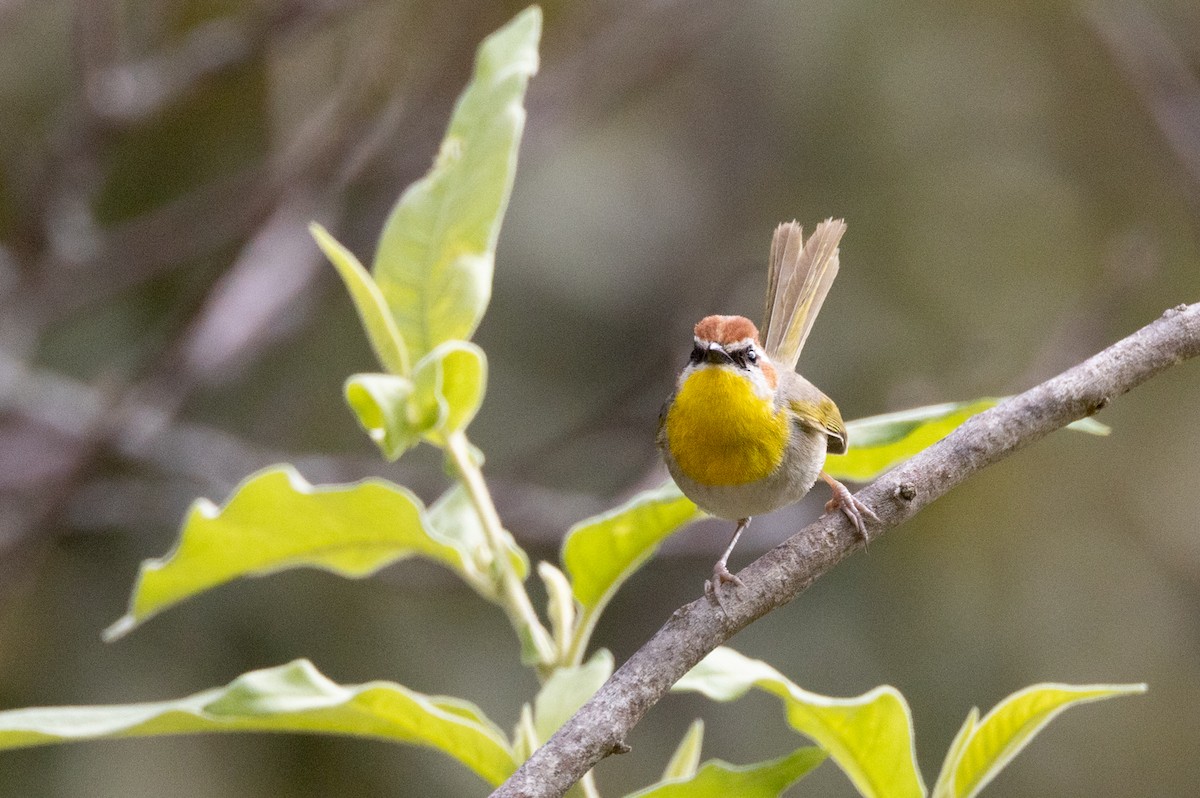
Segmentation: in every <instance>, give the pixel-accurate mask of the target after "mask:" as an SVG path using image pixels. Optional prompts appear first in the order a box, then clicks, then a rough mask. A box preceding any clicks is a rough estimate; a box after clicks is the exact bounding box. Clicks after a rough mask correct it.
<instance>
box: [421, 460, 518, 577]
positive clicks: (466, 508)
mask: <svg viewBox="0 0 1200 798" xmlns="http://www.w3.org/2000/svg"><path fill="white" fill-rule="evenodd" d="M428 520H429V528H430V529H431V530H432V532H433V533H434V534H435V536H436V537H438V538H440V539H441V540H444V541H446V542H447V543H449V544H450V545H452V546H454V547H455V548H456V549H458V551H459V553H460V555H461V556H462V562H463V565H464V567H465V568H466V569H468V570H469V571H470V574H471V575H470V578H468V579H467V581H468V582H469V583H470V584H472V585H473V586H478V585H486V586H487V588H488V589H487V590H481V591H480V592H481V593H483V595H484V596H485V597H486V598H490V599H493V600H494V599H496V598H498V597H499V593H498V592H497V591H498V590H499V582H498V578H497V576H496V574H495V573H494V571H495V569H494V567H493V563H492V549H491V546H489V545H488V542H487V535H486V534H485V533H484V531H483V524H482V523H481V522H480V520H479V513H478V512H476V511H475V506H474V505H473V504H472V503H471V497H470V495H469V494H468V493H467V489H466V488H465V487H464V486H463V484H462V483H461V482H460V483H456V484H455V485H453V486H452V487H450V488H449V489H448V490H447V491H446V492H445V493H443V494H442V495H441V497H439V498H438V500H437V501H436V502H434V503H433V504H432V505H431V506H430V508H429V514H428ZM501 538H502V540H503V541H504V545H505V547H506V548H507V549H508V557H509V563H510V566H511V567H512V569H513V571H515V572H516V574H517V576H518V577H519V578H520V579H521V580H522V581H523V580H524V579H525V577H526V576H527V575H528V574H529V555H528V554H526V553H525V550H524V549H522V548H521V547H520V546H519V545H517V541H516V540H514V539H513V536H512V534H511V533H510V532H509V531H508V530H507V529H504V530H501Z"/></svg>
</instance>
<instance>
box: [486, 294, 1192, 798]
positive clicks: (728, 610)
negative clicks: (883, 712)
mask: <svg viewBox="0 0 1200 798" xmlns="http://www.w3.org/2000/svg"><path fill="white" fill-rule="evenodd" d="M1196 355H1200V304H1194V305H1190V306H1187V305H1180V306H1179V307H1176V308H1173V309H1171V310H1168V311H1167V312H1166V313H1164V314H1163V316H1162V317H1161V318H1159V319H1158V320H1156V321H1155V322H1153V323H1152V324H1150V325H1147V326H1146V327H1143V328H1142V329H1141V330H1138V331H1137V332H1136V333H1134V334H1133V335H1131V336H1129V337H1128V338H1125V339H1123V340H1121V341H1119V342H1117V343H1116V344H1114V345H1112V346H1110V347H1109V348H1108V349H1105V350H1104V351H1103V352H1101V353H1099V354H1098V355H1095V356H1093V357H1092V358H1090V359H1089V360H1087V361H1085V362H1083V363H1081V364H1079V365H1078V366H1075V367H1074V368H1071V369H1069V370H1067V371H1065V372H1063V373H1062V374H1059V375H1058V376H1057V377H1054V378H1052V379H1050V380H1048V381H1046V382H1044V383H1042V384H1040V385H1038V386H1036V387H1034V388H1032V389H1030V390H1028V391H1026V392H1025V393H1023V394H1020V395H1019V396H1015V397H1013V398H1012V399H1010V400H1008V401H1007V402H1004V403H1003V404H1001V405H999V406H997V407H995V408H993V409H991V410H989V411H987V412H984V413H981V414H979V415H978V416H975V417H974V418H971V419H970V420H968V421H967V422H966V423H965V424H963V425H962V426H961V427H960V428H959V429H958V430H956V431H955V432H954V433H953V434H951V435H950V436H948V437H947V438H945V439H944V440H942V441H941V442H939V443H937V444H935V445H934V446H931V447H930V448H928V449H926V450H925V451H923V452H921V453H920V454H918V455H917V456H915V457H913V458H912V459H911V460H908V461H907V462H905V463H904V464H902V465H900V466H898V467H897V468H895V469H893V470H892V471H890V472H888V473H887V474H885V475H884V476H882V477H880V478H879V479H878V480H876V481H875V482H874V483H872V484H871V485H869V486H868V487H866V488H864V489H863V490H862V491H860V492H859V494H858V498H859V499H861V500H862V501H864V502H866V503H867V504H868V505H869V506H871V507H872V508H873V509H874V510H875V512H876V513H877V514H878V515H879V518H880V523H878V524H872V525H871V526H870V528H869V534H870V538H871V539H875V538H877V537H878V536H879V535H882V534H883V533H884V532H885V531H887V530H888V529H891V528H892V527H895V526H899V525H900V524H902V523H904V522H905V521H907V520H908V519H910V518H912V517H913V516H914V515H916V514H917V513H918V512H919V511H920V510H921V509H922V508H924V507H925V506H926V505H928V504H930V503H931V502H933V501H935V500H936V499H938V498H940V497H941V496H943V495H945V494H946V493H947V492H948V491H950V490H951V489H952V488H954V487H955V486H957V485H959V484H960V483H962V482H963V481H965V480H967V479H968V478H970V477H971V476H973V475H974V474H976V473H977V472H979V471H980V470H982V469H984V468H986V467H987V466H989V465H991V464H993V463H995V462H997V461H998V460H1000V459H1002V458H1004V457H1006V456H1008V455H1009V454H1012V453H1013V452H1015V451H1016V450H1018V449H1020V448H1023V447H1025V446H1027V445H1029V444H1030V443H1033V442H1034V441H1037V440H1039V439H1041V438H1043V437H1045V436H1046V435H1048V434H1050V433H1051V432H1053V431H1054V430H1057V429H1060V428H1062V427H1064V426H1066V425H1067V424H1069V423H1070V422H1072V421H1075V420H1077V419H1080V418H1083V417H1085V416H1089V415H1092V414H1093V413H1095V412H1097V411H1098V410H1100V409H1101V408H1103V407H1104V406H1105V405H1107V404H1108V403H1109V402H1110V401H1111V400H1112V399H1114V398H1116V397H1117V396H1120V395H1121V394H1123V393H1126V392H1127V391H1129V390H1130V389H1132V388H1134V387H1136V386H1138V385H1140V384H1141V383H1143V382H1145V381H1146V380H1148V379H1150V378H1151V377H1153V376H1155V375H1156V374H1158V373H1159V372H1161V371H1164V370H1165V369H1167V368H1169V367H1171V366H1173V365H1176V364H1178V363H1181V362H1183V361H1184V360H1186V359H1187V358H1190V357H1195V356H1196ZM865 544H866V541H865V540H864V539H863V538H862V537H860V536H858V535H857V534H855V532H854V528H853V526H851V524H850V523H849V522H848V521H847V520H846V519H845V518H844V517H842V515H841V513H835V514H827V515H825V516H822V517H821V518H820V519H818V520H817V521H815V522H814V523H812V524H810V525H809V526H808V527H806V528H805V529H803V530H801V531H800V532H799V533H797V534H796V535H794V536H792V537H791V538H789V539H788V540H787V541H785V542H784V543H782V544H780V545H779V546H777V547H776V548H774V549H772V550H771V551H769V552H767V553H766V554H765V555H763V556H762V557H760V558H759V559H758V560H756V561H755V562H753V563H752V564H751V565H750V566H748V567H747V568H746V569H745V570H743V571H742V572H741V573H740V574H738V576H739V577H741V579H742V581H743V582H744V583H745V587H743V588H740V589H738V590H737V591H736V593H735V595H733V596H728V597H726V600H725V602H724V607H723V608H719V607H715V606H713V605H712V604H710V603H709V601H708V600H707V599H704V598H701V599H698V600H696V601H694V602H692V603H691V604H688V605H687V606H685V607H681V608H680V609H678V610H676V611H675V613H674V614H673V615H672V616H671V618H670V620H668V621H667V623H666V624H665V625H664V626H663V627H662V628H661V629H660V630H659V631H658V632H657V633H656V634H655V635H654V637H652V638H651V639H650V641H649V642H647V643H646V644H645V645H644V646H642V648H641V649H640V650H638V651H637V652H636V653H635V654H634V655H633V656H632V657H630V658H629V660H628V661H627V662H626V663H625V664H624V665H622V666H621V667H620V668H619V669H618V670H617V672H616V673H614V674H613V676H612V678H610V679H609V680H608V681H607V682H606V683H605V684H604V686H603V687H601V688H600V690H599V691H598V692H597V693H596V694H595V695H594V696H593V697H592V698H591V700H590V701H588V702H587V704H585V705H584V706H583V707H582V708H581V709H580V710H579V711H578V712H577V713H575V716H574V717H572V718H571V720H569V721H567V723H566V724H565V725H563V727H562V728H561V729H559V731H558V732H557V733H556V734H555V735H554V736H553V737H552V738H551V739H550V740H549V741H548V742H547V743H546V744H545V745H544V746H542V747H541V748H539V749H538V750H537V751H535V752H534V754H533V756H531V757H530V758H529V760H528V761H526V762H525V764H524V765H522V766H521V768H520V769H519V770H518V771H517V772H516V773H515V774H514V775H513V776H512V778H510V779H509V780H508V781H506V782H505V783H504V784H503V785H502V786H501V787H500V788H499V789H497V790H496V791H495V792H494V793H492V798H517V797H518V796H519V797H520V798H543V797H546V798H550V797H554V798H557V797H558V796H562V795H563V794H564V793H565V792H566V791H567V790H568V789H569V788H570V786H571V785H572V784H573V783H575V781H577V780H578V779H579V778H580V777H581V776H583V774H585V773H587V772H588V771H590V770H591V769H592V768H593V767H594V766H595V765H596V764H597V763H598V762H599V761H600V760H601V759H603V758H604V757H606V756H608V755H609V754H612V753H618V752H623V751H626V750H628V747H627V746H626V744H625V737H626V735H627V734H628V733H629V731H630V730H631V729H632V728H633V727H634V725H636V724H637V722H638V721H639V720H641V718H642V716H643V715H644V714H645V713H646V711H647V710H649V709H650V707H652V706H653V705H654V704H655V703H657V702H658V700H659V699H661V698H662V697H663V696H664V695H666V693H667V691H668V690H669V689H670V688H671V685H672V684H674V683H675V682H676V681H677V680H678V679H679V678H680V677H681V676H683V674H685V673H687V672H688V671H689V670H691V668H692V667H693V666H694V665H696V663H698V662H699V661H700V660H701V659H703V658H704V656H705V655H707V654H708V653H709V652H710V651H712V650H713V649H714V648H716V647H717V646H719V645H721V644H722V643H724V642H725V641H726V640H728V639H729V638H730V637H732V636H733V635H734V634H735V633H736V632H738V631H739V630H741V629H743V628H744V627H746V626H747V625H748V624H750V623H751V622H752V621H754V620H756V619H758V618H760V617H762V616H763V615H765V614H766V613H768V612H770V611H771V610H773V609H775V608H777V607H780V606H782V605H784V604H786V603H788V602H789V601H791V600H792V599H794V598H795V597H796V596H797V595H799V594H800V593H801V592H802V591H804V589H805V588H807V587H808V586H809V585H810V584H812V583H813V581H814V580H816V578H817V577H819V576H821V575H822V574H824V573H825V572H826V571H828V570H829V569H830V568H832V567H833V566H834V565H837V564H838V563H839V562H840V561H841V560H843V559H844V558H845V557H847V556H848V555H850V554H852V553H854V552H855V551H857V550H859V549H861V548H863V546H864V545H865Z"/></svg>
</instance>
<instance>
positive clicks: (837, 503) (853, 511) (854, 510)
mask: <svg viewBox="0 0 1200 798" xmlns="http://www.w3.org/2000/svg"><path fill="white" fill-rule="evenodd" d="M821 479H823V480H825V482H827V483H828V484H829V487H830V489H831V490H832V491H833V497H832V498H830V500H829V501H827V502H825V512H827V513H832V512H833V511H834V510H841V511H842V513H843V514H844V515H845V516H846V517H847V518H849V519H850V523H852V524H854V528H855V529H857V530H858V534H860V535H862V536H863V540H867V523H866V520H865V519H864V516H865V517H868V518H871V519H872V520H874V521H878V520H879V516H877V515H875V513H874V511H873V510H871V508H870V507H868V506H867V505H865V504H863V503H862V502H860V501H859V500H858V499H856V498H854V494H852V493H851V492H850V489H849V488H847V487H846V486H845V485H843V484H842V483H840V482H838V481H837V480H836V479H834V478H833V477H831V476H829V475H828V474H826V473H825V472H824V471H822V472H821Z"/></svg>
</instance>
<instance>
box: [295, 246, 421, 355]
mask: <svg viewBox="0 0 1200 798" xmlns="http://www.w3.org/2000/svg"><path fill="white" fill-rule="evenodd" d="M308 230H309V232H310V233H312V237H313V238H315V239H316V240H317V245H318V246H320V247H321V251H323V252H324V253H325V257H327V258H329V261H330V263H332V264H333V265H334V268H336V269H337V272H338V274H339V275H341V277H342V281H343V282H344V283H345V284H346V289H347V290H348V291H349V292H350V298H351V299H352V300H354V307H355V308H356V309H357V310H358V317H359V318H360V319H361V320H362V325H363V329H364V330H366V333H367V339H368V340H369V341H370V342H371V348H372V349H374V350H375V356H376V357H378V358H379V363H380V364H381V365H382V366H383V367H384V369H386V370H387V371H389V372H391V373H392V374H399V375H403V374H407V373H408V351H407V350H406V349H405V348H404V340H403V339H402V338H401V337H400V330H399V329H397V328H396V320H395V319H393V318H392V314H391V311H390V310H389V309H388V306H387V302H385V301H384V299H383V294H382V293H380V291H379V286H377V285H376V284H375V281H374V280H372V279H371V275H370V274H368V273H367V270H366V269H364V268H363V265H362V264H361V263H359V261H358V258H356V257H354V253H352V252H351V251H350V250H348V249H346V248H345V247H343V246H342V245H341V244H339V243H338V242H337V240H336V239H335V238H334V237H333V236H331V235H330V234H329V232H328V231H326V229H325V228H324V227H322V226H321V225H319V224H315V223H314V224H311V225H309V227H308Z"/></svg>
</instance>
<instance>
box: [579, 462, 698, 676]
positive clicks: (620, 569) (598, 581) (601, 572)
mask: <svg viewBox="0 0 1200 798" xmlns="http://www.w3.org/2000/svg"><path fill="white" fill-rule="evenodd" d="M701 516H702V513H701V512H700V510H699V509H697V508H696V505H695V504H693V503H692V502H691V500H689V499H688V498H687V497H685V496H684V495H683V494H682V493H680V492H679V488H678V487H676V485H675V483H674V482H671V481H669V480H668V481H667V482H665V483H664V484H662V485H661V486H659V487H657V488H654V489H653V490H648V491H643V492H642V493H639V494H638V495H636V496H634V497H633V498H632V499H630V500H629V501H628V502H626V503H625V504H623V505H621V506H620V507H617V508H616V509H614V510H610V511H609V512H607V513H604V514H602V515H597V516H594V517H592V518H589V519H587V520H585V521H580V522H579V523H578V524H576V525H575V526H573V527H571V529H570V530H569V531H568V532H567V536H566V538H565V539H564V540H563V548H562V563H563V568H564V569H565V570H566V572H567V575H568V576H569V577H570V579H571V590H572V592H573V593H574V595H575V600H576V601H578V602H579V605H580V607H581V609H582V612H581V613H580V615H579V620H578V622H577V623H576V625H575V635H574V638H573V640H572V643H571V646H570V652H571V654H570V657H569V658H568V659H569V661H571V662H579V661H581V660H582V657H583V653H584V652H583V649H584V648H585V647H586V645H587V641H588V639H589V638H590V637H591V634H592V631H593V629H594V628H595V625H596V621H597V620H598V619H599V617H600V613H601V612H603V611H604V608H605V606H607V605H608V602H609V600H610V599H611V598H612V596H613V594H614V593H616V592H617V588H619V587H620V586H621V585H622V584H623V583H624V582H625V580H626V579H628V578H629V577H630V576H631V575H632V574H633V572H634V571H636V570H637V569H638V568H640V567H641V566H642V564H643V563H645V562H646V560H648V559H650V557H652V556H653V555H654V552H655V551H657V550H658V546H659V544H661V543H662V542H663V540H665V539H666V538H667V536H669V535H670V534H671V533H672V532H675V531H676V530H677V529H679V528H680V527H682V526H684V525H685V524H688V523H690V522H691V521H693V520H695V519H696V518H700V517H701Z"/></svg>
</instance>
